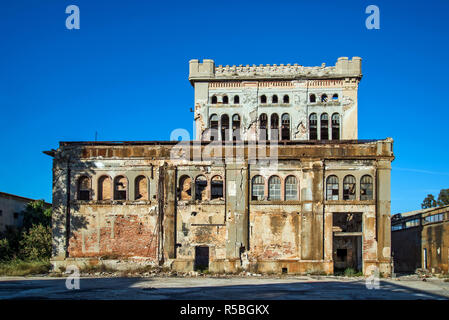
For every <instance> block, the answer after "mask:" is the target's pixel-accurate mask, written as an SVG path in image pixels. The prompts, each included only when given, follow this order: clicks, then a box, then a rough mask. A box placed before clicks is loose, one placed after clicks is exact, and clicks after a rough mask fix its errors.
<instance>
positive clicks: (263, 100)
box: [260, 95, 267, 103]
mask: <svg viewBox="0 0 449 320" xmlns="http://www.w3.org/2000/svg"><path fill="white" fill-rule="evenodd" d="M260 103H267V96H266V95H261V96H260Z"/></svg>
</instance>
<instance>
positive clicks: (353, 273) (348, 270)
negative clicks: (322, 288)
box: [334, 268, 363, 277]
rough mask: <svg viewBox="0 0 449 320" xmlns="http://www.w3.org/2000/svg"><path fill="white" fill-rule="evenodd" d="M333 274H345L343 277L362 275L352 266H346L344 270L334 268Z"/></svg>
mask: <svg viewBox="0 0 449 320" xmlns="http://www.w3.org/2000/svg"><path fill="white" fill-rule="evenodd" d="M334 275H335V276H345V277H360V276H363V272H362V271H356V270H355V269H353V268H346V269H344V270H336V271H335V272H334Z"/></svg>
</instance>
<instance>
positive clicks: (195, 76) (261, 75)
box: [189, 57, 362, 81]
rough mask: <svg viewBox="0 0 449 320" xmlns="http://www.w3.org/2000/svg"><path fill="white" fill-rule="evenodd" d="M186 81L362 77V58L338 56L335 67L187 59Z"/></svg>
mask: <svg viewBox="0 0 449 320" xmlns="http://www.w3.org/2000/svg"><path fill="white" fill-rule="evenodd" d="M189 66H190V73H189V80H190V81H196V80H199V81H201V80H239V79H242V80H260V79H328V78H333V79H335V78H346V77H357V78H361V77H362V58H360V57H353V58H352V59H351V60H349V59H348V57H340V58H338V60H337V62H336V64H335V66H329V67H326V65H325V64H324V63H323V64H322V65H321V66H319V67H304V66H302V65H298V64H293V65H292V64H286V65H284V64H280V65H276V64H273V65H270V64H267V65H262V64H261V65H259V66H256V65H252V66H250V65H246V66H243V65H239V66H235V65H233V66H229V65H227V66H222V65H219V66H218V67H216V66H215V62H214V60H211V59H204V60H203V62H199V60H197V59H193V60H190V61H189Z"/></svg>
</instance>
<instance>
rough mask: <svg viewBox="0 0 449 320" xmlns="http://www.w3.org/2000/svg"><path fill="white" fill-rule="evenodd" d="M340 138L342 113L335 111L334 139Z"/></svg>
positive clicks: (333, 120) (333, 122) (333, 117)
mask: <svg viewBox="0 0 449 320" xmlns="http://www.w3.org/2000/svg"><path fill="white" fill-rule="evenodd" d="M339 139H340V115H339V114H338V113H334V114H333V115H332V140H339Z"/></svg>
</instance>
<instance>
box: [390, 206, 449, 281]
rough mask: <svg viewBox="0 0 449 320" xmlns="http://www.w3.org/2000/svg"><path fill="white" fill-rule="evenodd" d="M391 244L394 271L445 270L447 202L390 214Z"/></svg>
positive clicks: (448, 254)
mask: <svg viewBox="0 0 449 320" xmlns="http://www.w3.org/2000/svg"><path fill="white" fill-rule="evenodd" d="M391 246H392V255H393V261H394V271H395V272H415V271H416V269H424V270H427V271H429V272H432V273H444V274H447V273H448V266H449V205H448V206H443V207H436V208H429V209H422V210H416V211H410V212H406V213H398V214H395V215H393V216H392V218H391Z"/></svg>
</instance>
